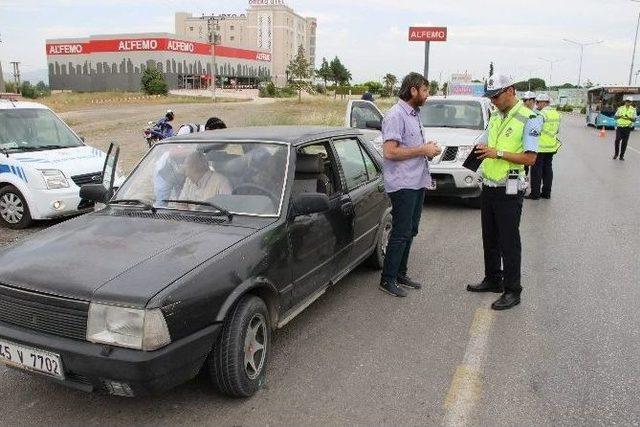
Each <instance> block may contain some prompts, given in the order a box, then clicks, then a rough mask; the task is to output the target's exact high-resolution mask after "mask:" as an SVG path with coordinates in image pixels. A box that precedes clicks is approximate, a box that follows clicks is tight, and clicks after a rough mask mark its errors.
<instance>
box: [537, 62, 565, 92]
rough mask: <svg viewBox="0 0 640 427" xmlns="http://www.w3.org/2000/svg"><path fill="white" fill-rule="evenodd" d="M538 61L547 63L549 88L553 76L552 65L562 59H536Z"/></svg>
mask: <svg viewBox="0 0 640 427" xmlns="http://www.w3.org/2000/svg"><path fill="white" fill-rule="evenodd" d="M538 59H539V60H541V61H545V62H548V63H549V87H551V76H552V74H553V64H555V63H556V62H560V61H562V59H545V58H538Z"/></svg>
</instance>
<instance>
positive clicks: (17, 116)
mask: <svg viewBox="0 0 640 427" xmlns="http://www.w3.org/2000/svg"><path fill="white" fill-rule="evenodd" d="M81 145H82V142H81V141H80V140H79V139H78V137H77V136H76V135H75V134H74V133H73V132H71V130H69V128H68V127H67V126H66V125H65V124H64V123H63V122H62V120H60V119H59V118H58V117H57V116H56V115H55V114H54V113H53V112H51V111H50V110H47V109H44V108H16V109H0V150H3V151H6V152H9V151H35V150H48V149H54V148H70V147H80V146H81Z"/></svg>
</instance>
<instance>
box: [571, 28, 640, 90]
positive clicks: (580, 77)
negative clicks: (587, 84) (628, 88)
mask: <svg viewBox="0 0 640 427" xmlns="http://www.w3.org/2000/svg"><path fill="white" fill-rule="evenodd" d="M563 40H564V41H566V42H567V43H571V44H574V45H576V46H580V67H579V68H578V87H580V83H581V80H582V56H583V55H584V48H585V47H586V46H591V45H594V44H599V43H602V40H600V41H597V42H591V43H580V42H577V41H574V40H569V39H563ZM634 55H635V54H634ZM631 69H632V70H633V60H632V64H631ZM629 84H631V76H629Z"/></svg>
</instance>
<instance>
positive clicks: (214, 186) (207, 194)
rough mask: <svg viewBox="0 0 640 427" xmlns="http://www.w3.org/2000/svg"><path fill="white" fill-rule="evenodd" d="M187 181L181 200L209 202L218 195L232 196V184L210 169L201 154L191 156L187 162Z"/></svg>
mask: <svg viewBox="0 0 640 427" xmlns="http://www.w3.org/2000/svg"><path fill="white" fill-rule="evenodd" d="M184 171H185V175H186V180H185V183H184V186H183V187H182V191H181V192H180V197H179V199H180V200H194V201H199V202H203V201H207V200H208V199H210V198H212V197H213V196H216V195H218V194H231V183H230V182H229V180H228V179H227V178H226V177H225V176H224V175H222V174H219V173H217V172H215V171H212V170H211V168H209V162H207V158H206V157H205V155H204V154H203V153H201V152H198V151H196V152H194V153H191V154H189V156H188V157H187V160H186V161H185V165H184Z"/></svg>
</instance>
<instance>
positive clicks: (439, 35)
mask: <svg viewBox="0 0 640 427" xmlns="http://www.w3.org/2000/svg"><path fill="white" fill-rule="evenodd" d="M445 37H446V34H445V32H444V31H442V30H441V31H411V38H419V39H444V38H445Z"/></svg>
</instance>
